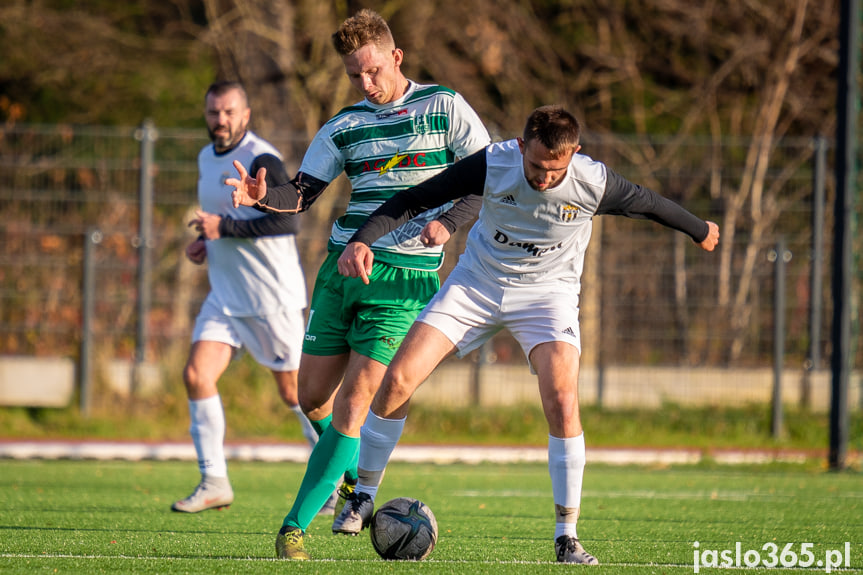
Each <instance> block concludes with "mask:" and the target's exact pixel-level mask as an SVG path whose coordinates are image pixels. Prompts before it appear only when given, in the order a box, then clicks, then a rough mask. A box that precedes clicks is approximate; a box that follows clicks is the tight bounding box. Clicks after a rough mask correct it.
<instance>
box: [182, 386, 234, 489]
mask: <svg viewBox="0 0 863 575" xmlns="http://www.w3.org/2000/svg"><path fill="white" fill-rule="evenodd" d="M189 415H190V418H191V425H190V426H189V433H190V434H191V435H192V442H193V443H194V444H195V451H196V452H197V453H198V470H200V472H201V475H202V476H204V475H207V476H211V477H227V476H228V463H227V461H225V446H224V442H225V411H224V409H223V408H222V400H221V398H220V397H219V394H216V395H214V396H213V397H208V398H206V399H190V400H189Z"/></svg>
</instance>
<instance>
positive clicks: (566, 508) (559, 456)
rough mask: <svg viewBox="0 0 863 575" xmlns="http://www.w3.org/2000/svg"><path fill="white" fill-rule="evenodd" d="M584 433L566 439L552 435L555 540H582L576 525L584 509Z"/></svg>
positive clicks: (550, 448) (549, 464) (551, 471)
mask: <svg viewBox="0 0 863 575" xmlns="http://www.w3.org/2000/svg"><path fill="white" fill-rule="evenodd" d="M585 459H586V458H585V450H584V433H582V434H581V435H579V436H578V437H567V438H564V439H561V438H558V437H553V436H551V435H549V436H548V472H549V475H551V490H552V494H553V496H554V508H555V516H556V523H555V529H554V538H555V539H557V538H558V537H560V536H561V535H570V536H572V537H575V538H578V533H577V531H576V524H577V522H578V513H579V508H580V507H581V485H582V480H583V478H584V464H585Z"/></svg>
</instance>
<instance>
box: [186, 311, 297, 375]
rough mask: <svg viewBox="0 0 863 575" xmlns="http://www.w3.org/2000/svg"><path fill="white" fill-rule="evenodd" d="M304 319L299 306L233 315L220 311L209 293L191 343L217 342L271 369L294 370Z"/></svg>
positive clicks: (295, 368) (196, 321) (199, 314)
mask: <svg viewBox="0 0 863 575" xmlns="http://www.w3.org/2000/svg"><path fill="white" fill-rule="evenodd" d="M305 330H306V326H305V318H304V314H303V310H302V309H296V310H283V311H282V312H281V313H279V314H275V315H272V316H252V317H233V316H228V315H225V314H224V313H222V310H221V309H220V308H219V306H218V305H217V304H216V303H215V302H214V301H213V299H212V295H208V296H207V299H206V300H204V303H203V305H202V306H201V311H200V313H198V317H197V319H196V320H195V329H194V331H193V333H192V343H195V342H198V341H217V342H220V343H225V344H227V345H230V346H231V347H233V348H236V350H237V351H238V352H239V351H241V350H243V349H245V350H246V351H248V352H249V354H251V356H252V357H253V358H255V361H257V362H258V363H259V364H261V365H262V366H264V367H266V368H269V369H271V370H273V371H296V370H297V369H299V367H300V354H301V353H302V351H303V335H304V333H305Z"/></svg>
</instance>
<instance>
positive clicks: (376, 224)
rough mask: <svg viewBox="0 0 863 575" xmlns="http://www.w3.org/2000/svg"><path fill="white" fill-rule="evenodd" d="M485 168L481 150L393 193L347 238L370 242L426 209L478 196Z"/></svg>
mask: <svg viewBox="0 0 863 575" xmlns="http://www.w3.org/2000/svg"><path fill="white" fill-rule="evenodd" d="M486 167H487V164H486V157H485V150H484V149H483V150H480V151H478V152H476V153H474V154H471V155H470V156H468V157H466V158H465V159H463V160H460V161H458V162H456V163H455V164H453V165H452V166H450V167H449V168H447V169H446V170H444V171H442V172H440V173H438V174H437V175H435V176H432V177H431V178H429V179H428V180H426V181H424V182H423V183H421V184H419V185H416V186H414V187H412V188H408V189H407V190H402V191H400V192H398V193H396V194H395V195H393V197H391V198H390V199H389V200H387V201H386V202H384V203H383V205H381V206H380V207H379V208H378V209H377V210H375V211H374V212H373V213H372V215H370V216H369V218H368V219H367V220H366V222H365V223H364V224H363V225H362V227H360V229H358V230H357V232H356V233H355V234H354V235H353V237H352V238H351V239H350V241H352V242H362V243H364V244H367V245H372V244H373V243H374V242H375V240H377V239H378V238H380V237H381V236H384V235H386V234H388V233H389V232H391V231H393V230H394V229H396V228H397V227H399V226H400V225H402V224H403V223H405V222H407V221H409V220H410V219H411V218H413V217H415V216H417V215H419V214H421V213H423V212H424V211H426V210H430V209H432V208H437V207H438V206H442V205H444V204H445V203H447V202H450V201H453V200H455V199H457V198H467V197H472V196H477V197H479V198H480V199H481V198H482V193H483V189H484V188H485V173H486ZM462 201H464V200H462ZM459 203H461V202H459ZM450 223H451V222H450ZM444 225H446V224H444ZM454 229H455V228H453V230H454Z"/></svg>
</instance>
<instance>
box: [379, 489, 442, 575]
mask: <svg viewBox="0 0 863 575" xmlns="http://www.w3.org/2000/svg"><path fill="white" fill-rule="evenodd" d="M369 533H370V534H371V539H372V545H374V547H375V551H377V552H378V555H380V556H381V557H383V558H384V559H410V560H413V561H419V560H421V559H425V558H426V557H428V555H429V553H431V552H432V549H434V546H435V543H437V521H436V520H435V517H434V513H432V510H431V509H429V507H428V505H426V504H425V503H423V502H422V501H420V500H418V499H413V498H411V497H399V498H397V499H391V500H389V501H387V502H386V503H384V504H383V505H381V506H380V507H379V508H378V510H377V511H375V514H374V515H373V516H372V522H371V525H370V526H369Z"/></svg>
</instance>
